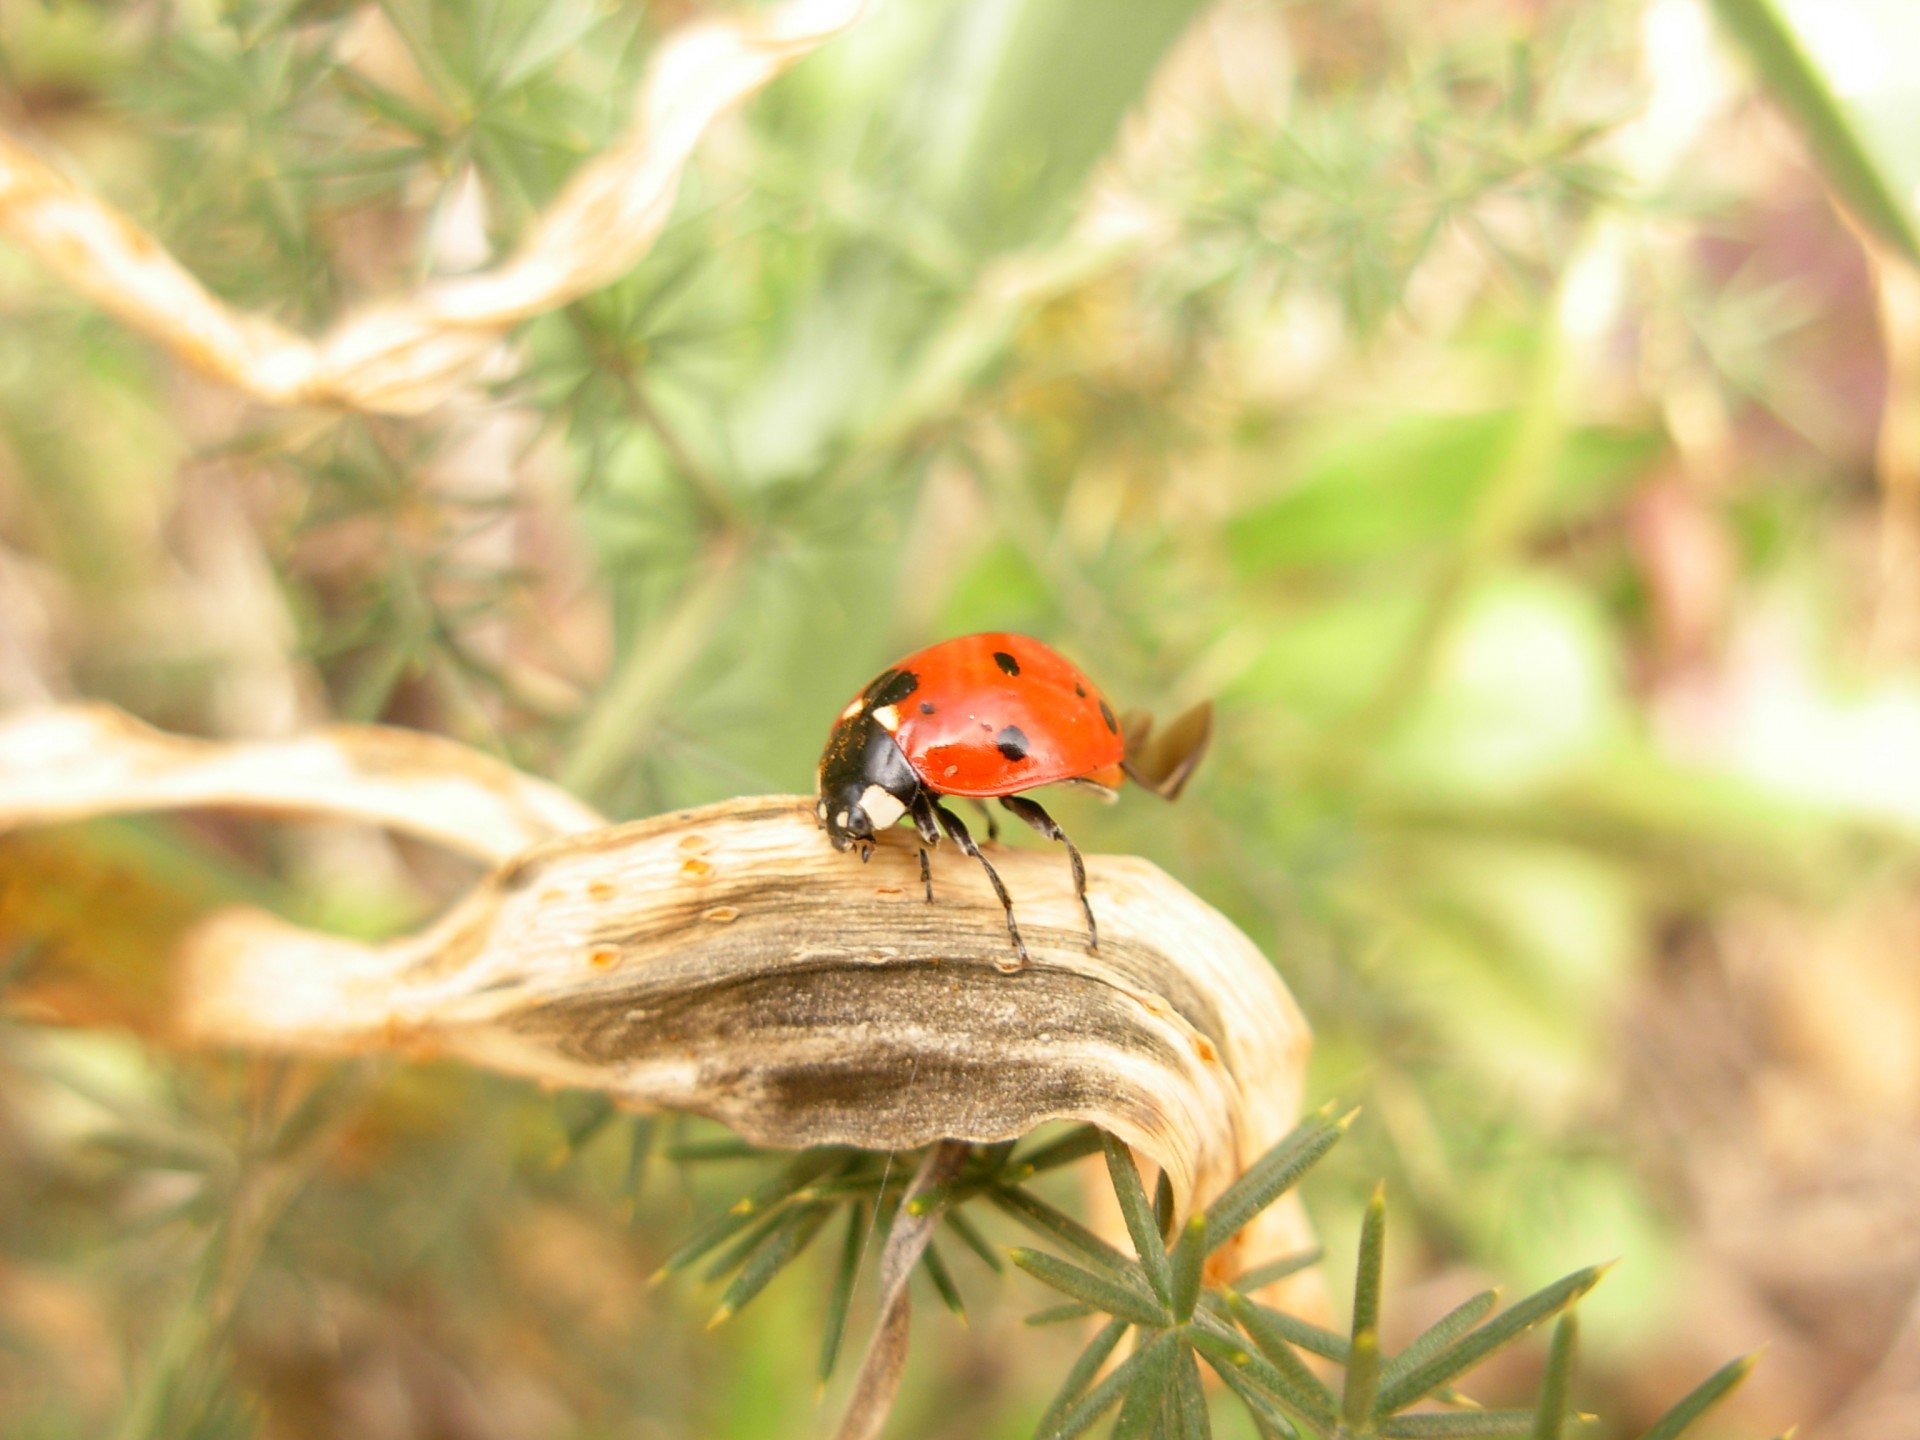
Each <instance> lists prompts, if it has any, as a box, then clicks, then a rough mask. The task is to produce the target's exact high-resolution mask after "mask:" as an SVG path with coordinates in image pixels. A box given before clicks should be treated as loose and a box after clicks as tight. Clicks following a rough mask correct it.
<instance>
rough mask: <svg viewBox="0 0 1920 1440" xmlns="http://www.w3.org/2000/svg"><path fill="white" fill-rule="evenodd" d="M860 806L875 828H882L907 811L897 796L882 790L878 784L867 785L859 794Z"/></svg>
mask: <svg viewBox="0 0 1920 1440" xmlns="http://www.w3.org/2000/svg"><path fill="white" fill-rule="evenodd" d="M860 808H861V809H862V810H864V811H866V812H867V819H869V820H871V821H872V822H873V828H874V829H875V830H884V829H886V828H887V827H888V826H889V825H891V824H893V823H894V822H895V821H897V820H898V819H899V818H900V817H901V816H902V815H904V814H906V813H907V807H906V806H904V805H902V804H901V803H900V800H899V797H898V796H895V795H892V794H890V793H889V792H887V791H885V790H882V789H881V788H880V787H879V786H878V785H869V786H867V788H866V790H865V792H863V793H862V794H861V796H860Z"/></svg>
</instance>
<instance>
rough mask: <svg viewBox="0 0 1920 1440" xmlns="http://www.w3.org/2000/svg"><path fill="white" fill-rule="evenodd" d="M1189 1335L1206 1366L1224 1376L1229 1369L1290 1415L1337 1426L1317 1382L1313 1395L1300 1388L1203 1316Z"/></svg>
mask: <svg viewBox="0 0 1920 1440" xmlns="http://www.w3.org/2000/svg"><path fill="white" fill-rule="evenodd" d="M1188 1334H1189V1336H1190V1337H1191V1338H1192V1341H1193V1348H1194V1349H1196V1350H1198V1351H1199V1352H1200V1353H1201V1354H1202V1355H1204V1356H1206V1358H1207V1363H1208V1364H1209V1365H1211V1366H1213V1368H1214V1369H1216V1370H1222V1373H1223V1374H1224V1373H1225V1370H1223V1369H1222V1367H1225V1369H1229V1370H1232V1371H1233V1372H1234V1373H1235V1374H1237V1375H1239V1376H1240V1377H1241V1378H1242V1379H1243V1380H1245V1381H1246V1382H1247V1383H1249V1384H1251V1385H1253V1386H1254V1387H1256V1388H1257V1389H1258V1390H1260V1391H1261V1393H1263V1394H1264V1395H1266V1396H1267V1397H1268V1398H1269V1399H1271V1400H1274V1401H1277V1402H1278V1403H1279V1404H1280V1406H1281V1408H1282V1409H1284V1410H1285V1411H1287V1413H1288V1414H1289V1415H1290V1416H1292V1417H1296V1418H1298V1419H1301V1420H1304V1421H1306V1422H1307V1423H1308V1424H1309V1425H1312V1426H1313V1427H1315V1428H1316V1429H1318V1430H1323V1431H1324V1430H1331V1429H1332V1428H1333V1427H1334V1425H1335V1424H1336V1423H1337V1420H1336V1416H1335V1412H1334V1407H1333V1397H1332V1395H1330V1394H1328V1393H1327V1391H1326V1388H1325V1387H1324V1386H1321V1385H1319V1382H1318V1381H1315V1387H1316V1388H1317V1390H1318V1393H1317V1394H1316V1393H1315V1392H1314V1391H1313V1390H1309V1389H1307V1388H1306V1387H1304V1386H1302V1385H1300V1384H1299V1383H1298V1381H1297V1380H1296V1379H1295V1378H1294V1377H1293V1376H1291V1375H1288V1374H1283V1373H1282V1372H1281V1371H1280V1370H1279V1369H1278V1368H1277V1367H1276V1366H1274V1365H1273V1364H1271V1363H1270V1362H1269V1361H1267V1360H1266V1359H1264V1358H1263V1357H1262V1356H1259V1355H1256V1354H1254V1353H1253V1351H1251V1350H1249V1349H1248V1348H1247V1346H1246V1343H1245V1342H1244V1341H1243V1340H1242V1339H1241V1337H1239V1336H1238V1335H1235V1334H1233V1333H1232V1332H1231V1331H1229V1332H1227V1333H1225V1334H1222V1333H1221V1332H1220V1330H1217V1329H1215V1328H1214V1326H1213V1325H1212V1324H1210V1323H1208V1321H1207V1317H1205V1316H1200V1317H1197V1318H1196V1319H1195V1322H1194V1325H1193V1328H1192V1329H1191V1330H1189V1331H1188Z"/></svg>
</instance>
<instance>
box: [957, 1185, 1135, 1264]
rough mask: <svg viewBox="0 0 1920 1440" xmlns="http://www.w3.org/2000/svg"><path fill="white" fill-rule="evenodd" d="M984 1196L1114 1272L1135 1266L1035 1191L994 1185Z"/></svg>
mask: <svg viewBox="0 0 1920 1440" xmlns="http://www.w3.org/2000/svg"><path fill="white" fill-rule="evenodd" d="M987 1197H988V1198H989V1199H990V1200H992V1201H993V1203H994V1204H996V1205H998V1206H999V1207H1000V1208H1001V1209H1002V1210H1004V1211H1006V1212H1007V1213H1008V1214H1009V1215H1011V1216H1013V1217H1014V1219H1016V1220H1019V1221H1021V1222H1022V1223H1024V1224H1025V1225H1026V1226H1027V1227H1028V1228H1029V1229H1031V1230H1037V1231H1039V1232H1040V1233H1041V1234H1042V1235H1046V1236H1049V1237H1051V1238H1052V1239H1055V1240H1058V1241H1059V1242H1060V1243H1061V1244H1062V1245H1066V1246H1068V1247H1069V1248H1071V1249H1074V1250H1078V1251H1079V1252H1080V1253H1081V1255H1082V1256H1084V1257H1085V1258H1087V1259H1089V1260H1092V1261H1095V1262H1096V1263H1098V1264H1100V1265H1102V1266H1104V1267H1106V1269H1108V1270H1110V1271H1112V1272H1113V1273H1114V1274H1115V1275H1125V1274H1127V1273H1128V1272H1129V1271H1131V1270H1134V1269H1136V1268H1137V1267H1136V1266H1135V1265H1134V1263H1133V1261H1132V1259H1131V1258H1129V1257H1128V1256H1126V1255H1123V1254H1122V1253H1121V1252H1120V1250H1119V1249H1118V1248H1117V1247H1115V1246H1112V1245H1109V1244H1108V1243H1107V1242H1106V1241H1104V1240H1102V1239H1101V1238H1100V1237H1099V1236H1098V1235H1096V1234H1094V1233H1093V1232H1092V1231H1091V1230H1089V1229H1087V1227H1086V1226H1084V1225H1082V1224H1081V1223H1080V1222H1079V1221H1078V1220H1075V1219H1074V1218H1073V1217H1072V1216H1071V1215H1067V1214H1063V1213H1062V1212H1061V1211H1059V1210H1056V1209H1054V1208H1053V1206H1051V1205H1049V1204H1047V1202H1046V1201H1044V1200H1042V1199H1040V1198H1039V1197H1038V1196H1036V1195H1031V1194H1029V1193H1028V1192H1027V1191H1025V1190H1016V1189H993V1190H989V1191H988V1192H987Z"/></svg>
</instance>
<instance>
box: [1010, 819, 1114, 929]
mask: <svg viewBox="0 0 1920 1440" xmlns="http://www.w3.org/2000/svg"><path fill="white" fill-rule="evenodd" d="M1000 803H1001V804H1002V805H1004V806H1006V807H1007V809H1009V810H1011V811H1012V812H1013V813H1014V814H1016V815H1018V816H1019V817H1020V818H1021V819H1022V820H1024V821H1026V822H1027V824H1029V825H1031V826H1032V827H1033V828H1034V829H1036V830H1038V831H1039V832H1040V833H1041V834H1042V835H1044V836H1046V837H1047V839H1049V840H1058V841H1059V842H1060V843H1061V844H1062V845H1064V846H1066V847H1067V859H1068V860H1070V861H1071V862H1072V863H1073V889H1074V893H1075V894H1076V895H1078V896H1079V897H1080V908H1081V909H1082V910H1084V911H1086V912H1087V948H1088V949H1089V950H1098V949H1099V948H1100V927H1099V926H1098V925H1096V924H1094V923H1093V905H1092V902H1090V901H1089V900H1088V899H1087V866H1086V862H1085V861H1084V860H1082V859H1081V858H1080V848H1079V847H1078V846H1077V845H1075V844H1074V843H1073V841H1071V840H1069V839H1068V838H1067V832H1066V831H1064V830H1062V829H1061V828H1060V825H1059V822H1058V821H1056V820H1055V819H1054V818H1053V817H1052V816H1051V815H1049V814H1047V812H1046V811H1045V810H1042V809H1041V808H1040V805H1039V802H1038V801H1034V800H1029V799H1027V798H1026V797H1025V796H1024V795H1002V796H1001V797H1000Z"/></svg>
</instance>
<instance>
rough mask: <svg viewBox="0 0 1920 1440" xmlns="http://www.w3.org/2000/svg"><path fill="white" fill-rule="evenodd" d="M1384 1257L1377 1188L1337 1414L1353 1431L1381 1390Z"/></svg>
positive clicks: (1383, 1211)
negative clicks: (1381, 1282) (1345, 1378)
mask: <svg viewBox="0 0 1920 1440" xmlns="http://www.w3.org/2000/svg"><path fill="white" fill-rule="evenodd" d="M1386 1255H1387V1187H1386V1185H1385V1184H1384V1183H1382V1184H1380V1185H1376V1186H1375V1187H1374V1190H1373V1198H1372V1199H1371V1200H1369V1201H1368V1202H1367V1213H1366V1216H1365V1218H1364V1219H1362V1220H1361V1222H1360V1259H1359V1263H1358V1264H1357V1265H1356V1266H1355V1267H1354V1275H1353V1331H1352V1335H1351V1337H1350V1339H1349V1346H1350V1351H1349V1356H1348V1359H1347V1383H1346V1388H1345V1390H1344V1391H1343V1392H1342V1394H1341V1397H1340V1413H1341V1415H1342V1417H1343V1418H1344V1419H1345V1420H1346V1422H1347V1424H1348V1425H1350V1426H1352V1427H1353V1428H1354V1429H1355V1430H1364V1429H1365V1428H1366V1423H1367V1418H1368V1417H1369V1416H1370V1415H1372V1414H1373V1397H1374V1396H1375V1395H1376V1394H1377V1393H1378V1392H1379V1389H1380V1274H1381V1271H1382V1269H1383V1268H1384V1267H1385V1265H1386Z"/></svg>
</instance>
